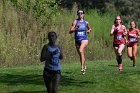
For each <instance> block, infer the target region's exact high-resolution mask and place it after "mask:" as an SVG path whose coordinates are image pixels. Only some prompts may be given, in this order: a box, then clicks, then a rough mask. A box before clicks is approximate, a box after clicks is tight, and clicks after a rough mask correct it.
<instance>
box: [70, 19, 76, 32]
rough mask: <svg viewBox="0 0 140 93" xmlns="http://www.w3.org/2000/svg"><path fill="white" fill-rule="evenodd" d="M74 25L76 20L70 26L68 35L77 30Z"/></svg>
mask: <svg viewBox="0 0 140 93" xmlns="http://www.w3.org/2000/svg"><path fill="white" fill-rule="evenodd" d="M75 25H76V20H75V21H74V22H73V23H72V25H71V28H70V31H69V33H70V34H71V33H73V32H74V31H75V30H77V28H76V27H75Z"/></svg>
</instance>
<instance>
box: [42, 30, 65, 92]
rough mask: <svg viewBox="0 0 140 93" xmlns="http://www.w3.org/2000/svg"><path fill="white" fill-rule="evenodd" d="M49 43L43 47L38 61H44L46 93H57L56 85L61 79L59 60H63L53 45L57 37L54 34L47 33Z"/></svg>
mask: <svg viewBox="0 0 140 93" xmlns="http://www.w3.org/2000/svg"><path fill="white" fill-rule="evenodd" d="M48 39H49V43H48V44H46V45H44V46H43V49H42V51H41V57H40V61H41V62H43V61H45V66H44V71H43V78H44V82H45V85H46V88H47V92H48V93H57V87H58V83H59V80H60V77H61V64H60V59H62V58H63V55H62V51H61V49H60V47H59V46H58V45H56V44H55V42H56V40H57V35H56V33H55V32H49V33H48Z"/></svg>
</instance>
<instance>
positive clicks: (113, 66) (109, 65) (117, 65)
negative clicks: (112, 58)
mask: <svg viewBox="0 0 140 93" xmlns="http://www.w3.org/2000/svg"><path fill="white" fill-rule="evenodd" d="M108 66H111V67H118V65H108Z"/></svg>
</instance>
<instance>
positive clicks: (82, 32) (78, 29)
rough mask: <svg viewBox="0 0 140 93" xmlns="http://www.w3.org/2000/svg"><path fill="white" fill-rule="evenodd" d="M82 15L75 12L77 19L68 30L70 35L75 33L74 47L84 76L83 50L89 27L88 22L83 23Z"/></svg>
mask: <svg viewBox="0 0 140 93" xmlns="http://www.w3.org/2000/svg"><path fill="white" fill-rule="evenodd" d="M84 14H85V12H84V11H83V10H78V11H77V15H78V19H76V20H74V22H73V23H72V25H71V29H70V33H73V32H74V33H75V45H76V49H77V51H78V54H79V56H80V62H81V72H82V74H85V71H86V62H85V61H86V60H85V55H84V49H85V48H86V46H87V45H88V37H87V33H90V32H91V27H90V25H89V22H87V21H85V19H84Z"/></svg>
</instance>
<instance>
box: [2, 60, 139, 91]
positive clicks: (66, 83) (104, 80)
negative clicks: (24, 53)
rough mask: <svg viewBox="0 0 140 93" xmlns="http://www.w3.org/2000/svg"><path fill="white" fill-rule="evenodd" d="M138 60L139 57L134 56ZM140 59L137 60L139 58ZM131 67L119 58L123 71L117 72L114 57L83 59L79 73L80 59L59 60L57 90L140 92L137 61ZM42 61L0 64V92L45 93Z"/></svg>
mask: <svg viewBox="0 0 140 93" xmlns="http://www.w3.org/2000/svg"><path fill="white" fill-rule="evenodd" d="M138 60H140V59H138ZM139 62H140V61H139ZM139 62H138V61H137V67H132V62H131V61H130V60H128V59H127V60H124V61H123V72H122V74H119V73H118V68H117V65H116V64H117V63H116V62H115V60H114V61H96V62H93V61H87V72H86V74H85V75H81V73H80V63H79V62H78V61H75V62H67V63H62V66H63V69H62V78H61V82H60V84H59V88H58V91H59V93H140V90H139V87H140V63H139ZM42 70H43V65H35V66H26V67H15V68H0V93H3V92H4V93H5V92H6V93H45V92H46V89H45V86H44V83H43V78H42Z"/></svg>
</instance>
